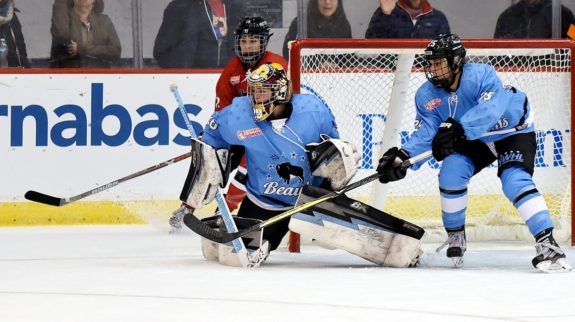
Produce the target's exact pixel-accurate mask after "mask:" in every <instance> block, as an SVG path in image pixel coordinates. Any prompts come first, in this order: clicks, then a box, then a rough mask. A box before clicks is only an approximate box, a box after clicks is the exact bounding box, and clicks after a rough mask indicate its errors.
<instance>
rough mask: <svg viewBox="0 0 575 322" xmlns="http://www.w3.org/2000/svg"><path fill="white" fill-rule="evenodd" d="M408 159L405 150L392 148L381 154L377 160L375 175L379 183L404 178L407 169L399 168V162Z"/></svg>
mask: <svg viewBox="0 0 575 322" xmlns="http://www.w3.org/2000/svg"><path fill="white" fill-rule="evenodd" d="M407 159H409V154H407V152H405V150H402V149H398V148H397V147H393V148H391V149H389V150H387V152H385V153H384V154H383V156H382V157H381V159H379V164H378V166H377V173H379V182H381V183H388V182H391V181H397V180H401V179H403V178H405V175H406V174H407V168H404V167H402V166H401V162H403V161H405V160H407Z"/></svg>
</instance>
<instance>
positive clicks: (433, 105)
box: [425, 98, 441, 112]
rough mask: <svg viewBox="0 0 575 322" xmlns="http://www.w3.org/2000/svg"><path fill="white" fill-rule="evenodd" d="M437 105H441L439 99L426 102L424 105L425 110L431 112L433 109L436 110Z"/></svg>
mask: <svg viewBox="0 0 575 322" xmlns="http://www.w3.org/2000/svg"><path fill="white" fill-rule="evenodd" d="M439 104H441V99H439V98H436V99H433V100H431V101H429V102H427V104H425V109H426V110H427V111H429V112H431V111H433V110H434V109H435V108H437V107H438V106H439Z"/></svg>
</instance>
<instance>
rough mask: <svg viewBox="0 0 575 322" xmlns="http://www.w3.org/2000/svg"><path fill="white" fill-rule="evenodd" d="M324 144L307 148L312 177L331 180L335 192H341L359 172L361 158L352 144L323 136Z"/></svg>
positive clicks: (312, 144) (309, 145)
mask: <svg viewBox="0 0 575 322" xmlns="http://www.w3.org/2000/svg"><path fill="white" fill-rule="evenodd" d="M321 138H322V140H323V141H322V142H320V143H311V144H308V145H307V146H306V148H307V150H308V157H309V163H310V167H311V171H312V175H314V176H318V177H323V178H326V179H328V180H329V182H330V184H331V188H332V189H333V190H336V191H337V190H340V189H342V188H343V187H345V185H346V184H347V183H348V182H349V181H350V180H351V178H353V176H354V175H355V173H356V172H357V166H358V162H359V160H360V159H361V156H360V155H359V153H358V152H357V148H356V147H355V145H353V144H352V143H350V142H347V141H343V140H340V139H333V138H330V137H329V136H327V135H323V134H322V135H321Z"/></svg>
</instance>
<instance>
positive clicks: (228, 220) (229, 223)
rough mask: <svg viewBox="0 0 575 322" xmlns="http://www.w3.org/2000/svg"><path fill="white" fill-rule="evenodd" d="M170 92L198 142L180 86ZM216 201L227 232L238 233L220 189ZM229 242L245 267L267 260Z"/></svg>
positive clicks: (236, 240)
mask: <svg viewBox="0 0 575 322" xmlns="http://www.w3.org/2000/svg"><path fill="white" fill-rule="evenodd" d="M170 90H171V91H172V93H173V94H174V97H175V98H176V102H178V109H179V110H180V113H181V114H182V117H183V118H184V122H185V123H186V127H187V128H188V131H189V132H190V137H191V139H192V140H197V138H198V135H197V134H196V131H195V130H194V127H193V126H192V124H191V123H190V120H189V119H188V114H187V112H186V110H185V108H184V102H183V101H182V97H181V96H180V92H179V91H178V86H177V85H176V84H172V85H170ZM215 199H216V203H217V205H218V208H219V209H220V214H221V215H222V219H223V221H224V224H225V226H226V229H227V231H228V232H230V233H237V231H238V228H237V226H236V223H235V222H234V219H233V217H232V215H231V214H230V211H229V209H228V205H227V204H226V201H225V199H224V197H223V194H222V192H221V190H220V189H218V190H217V191H216V198H215ZM186 216H190V217H193V218H194V219H195V220H197V221H198V222H200V223H201V224H202V225H205V226H207V227H208V228H210V227H209V226H208V225H206V224H204V223H202V222H201V221H200V220H199V219H198V218H197V217H196V216H194V214H193V213H189V214H186V215H185V216H184V218H185V217H186ZM210 229H212V228H210ZM192 230H194V229H192ZM214 231H215V230H214ZM194 232H196V233H198V232H197V231H195V230H194ZM198 234H199V233H198ZM200 235H201V234H200ZM242 236H243V235H242ZM208 239H209V238H208ZM229 241H231V242H232V246H233V247H234V250H235V252H236V254H237V255H238V258H239V260H240V263H241V264H242V266H243V267H254V266H256V267H257V266H259V265H260V264H261V262H262V261H263V260H265V258H263V257H261V258H258V257H257V256H256V257H255V258H252V257H250V254H248V251H247V249H246V246H245V245H244V242H243V240H241V239H240V238H239V237H238V238H232V239H230V240H229Z"/></svg>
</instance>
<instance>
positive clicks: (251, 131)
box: [238, 127, 263, 140]
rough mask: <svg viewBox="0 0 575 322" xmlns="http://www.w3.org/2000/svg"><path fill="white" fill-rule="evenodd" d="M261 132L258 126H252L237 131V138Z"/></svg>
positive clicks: (250, 136) (247, 137) (246, 137)
mask: <svg viewBox="0 0 575 322" xmlns="http://www.w3.org/2000/svg"><path fill="white" fill-rule="evenodd" d="M262 134H263V133H262V130H261V129H260V128H259V127H254V128H253V129H247V130H243V131H238V139H240V140H245V139H249V138H253V137H255V136H259V135H262Z"/></svg>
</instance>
